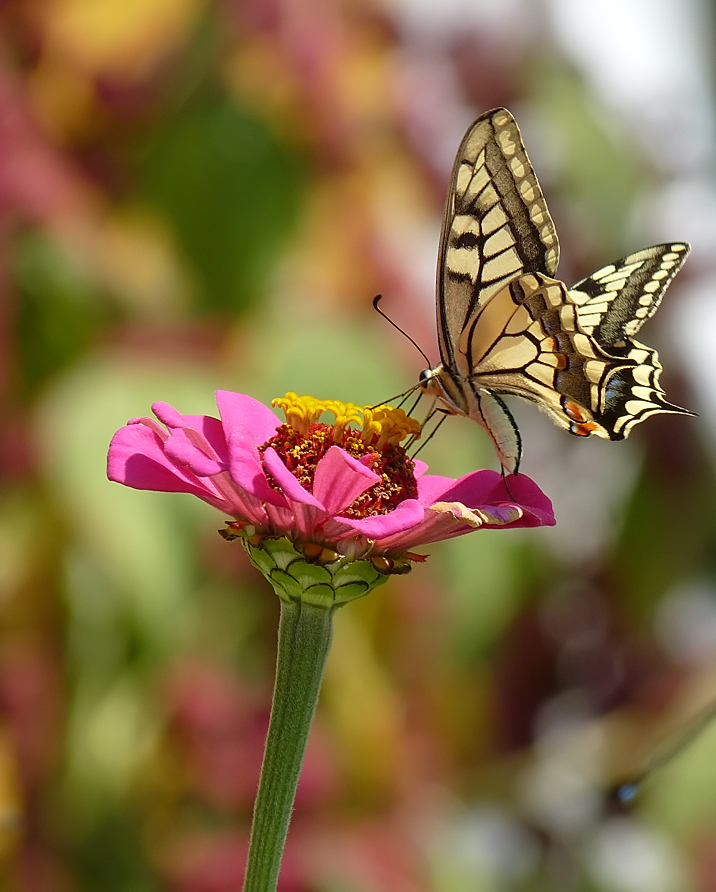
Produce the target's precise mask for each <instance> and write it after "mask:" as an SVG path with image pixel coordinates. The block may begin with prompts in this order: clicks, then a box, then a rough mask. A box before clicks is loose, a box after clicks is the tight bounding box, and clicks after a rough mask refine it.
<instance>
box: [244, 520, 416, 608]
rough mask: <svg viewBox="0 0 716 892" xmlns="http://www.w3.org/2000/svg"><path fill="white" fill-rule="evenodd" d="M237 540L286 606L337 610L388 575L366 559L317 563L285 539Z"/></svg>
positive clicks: (388, 573)
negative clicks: (311, 606) (287, 604)
mask: <svg viewBox="0 0 716 892" xmlns="http://www.w3.org/2000/svg"><path fill="white" fill-rule="evenodd" d="M236 538H239V539H241V542H242V544H243V546H244V548H245V549H246V552H247V553H248V555H249V559H250V560H251V563H252V564H253V565H254V567H256V569H257V570H260V571H261V573H263V575H264V576H265V577H266V578H267V579H268V581H269V582H270V583H271V585H272V586H273V588H274V590H275V592H276V594H277V595H278V596H279V598H281V599H282V600H284V601H288V602H295V601H303V602H304V603H309V604H315V605H316V606H317V607H318V606H320V607H337V606H339V605H341V604H346V603H347V602H348V601H354V600H355V599H356V598H362V597H364V596H365V595H367V594H368V593H369V592H370V591H372V590H373V589H374V588H376V586H379V585H382V584H383V583H384V582H386V581H387V580H388V577H389V576H390V575H391V574H390V571H386V570H385V568H384V567H381V568H376V566H375V564H374V562H372V561H371V560H370V559H369V558H362V559H358V560H356V559H355V558H353V557H346V556H345V555H340V556H339V557H338V559H337V560H332V561H327V562H323V561H321V562H317V561H316V560H315V559H313V560H312V559H310V558H307V557H306V555H305V554H304V552H303V551H302V550H301V547H300V546H298V545H296V544H294V543H293V542H291V541H290V540H289V539H287V538H285V537H281V538H278V537H269V536H266V537H263V538H261V537H258V536H251V537H248V536H241V535H238V536H236ZM327 553H328V554H329V555H331V556H332V555H333V554H335V552H330V551H328V552H327ZM390 563H391V566H392V563H393V562H390ZM403 563H407V562H401V570H398V571H397V572H405V570H404V569H402V565H403Z"/></svg>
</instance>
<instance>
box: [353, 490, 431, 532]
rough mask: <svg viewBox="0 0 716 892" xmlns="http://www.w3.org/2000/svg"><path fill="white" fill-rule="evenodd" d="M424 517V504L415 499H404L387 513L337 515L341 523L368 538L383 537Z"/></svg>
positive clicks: (408, 527)
mask: <svg viewBox="0 0 716 892" xmlns="http://www.w3.org/2000/svg"><path fill="white" fill-rule="evenodd" d="M424 517H425V506H424V505H422V504H421V503H420V502H419V501H418V500H417V499H406V500H405V501H404V502H401V503H400V504H399V505H398V507H397V508H396V509H395V511H391V512H390V513H389V514H375V515H374V516H373V517H361V518H353V517H339V518H337V520H339V521H340V522H341V523H344V524H345V525H346V526H349V527H350V528H351V529H353V530H356V531H357V532H359V533H361V534H362V535H364V536H367V538H368V539H384V538H385V537H386V536H392V535H394V534H395V533H400V532H403V531H404V530H408V529H410V528H411V527H415V526H417V525H418V524H420V523H421V522H422V520H423V518H424Z"/></svg>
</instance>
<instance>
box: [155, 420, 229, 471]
mask: <svg viewBox="0 0 716 892" xmlns="http://www.w3.org/2000/svg"><path fill="white" fill-rule="evenodd" d="M164 453H165V455H167V456H168V457H169V458H171V459H173V460H174V461H175V462H177V463H178V464H180V465H184V466H185V467H187V468H188V469H189V470H190V471H191V472H192V473H194V474H196V475H197V477H213V476H214V475H216V474H220V473H221V472H222V471H225V470H226V465H224V464H222V463H221V462H218V461H215V460H214V459H212V458H210V457H209V456H208V455H206V453H205V452H202V450H201V449H199V448H197V447H196V446H195V445H194V443H193V442H192V441H191V439H190V438H189V437H188V436H187V434H186V432H185V431H184V430H182V429H181V428H175V429H174V430H173V432H172V435H171V437H169V439H168V440H167V442H166V443H165V444H164Z"/></svg>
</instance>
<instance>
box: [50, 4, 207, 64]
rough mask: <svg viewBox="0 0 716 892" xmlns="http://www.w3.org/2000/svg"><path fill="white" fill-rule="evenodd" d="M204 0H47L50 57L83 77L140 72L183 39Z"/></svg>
mask: <svg viewBox="0 0 716 892" xmlns="http://www.w3.org/2000/svg"><path fill="white" fill-rule="evenodd" d="M203 6H204V3H203V0H123V2H121V3H117V2H115V0H51V2H49V3H48V4H47V6H46V7H45V8H44V10H43V13H42V25H43V28H44V30H45V37H46V40H47V50H48V53H49V54H50V55H59V56H60V57H61V58H63V59H66V60H71V62H72V64H73V65H74V66H76V67H78V68H81V69H83V70H84V71H85V72H86V73H87V74H88V75H93V74H101V73H111V74H114V75H118V76H125V77H129V78H133V77H138V76H141V75H142V74H143V73H145V72H146V70H147V68H150V67H151V66H152V65H153V64H154V63H156V62H157V61H158V60H159V59H161V58H162V56H164V55H165V54H166V53H167V52H168V51H169V50H171V49H172V48H173V47H174V46H176V45H177V44H178V43H179V42H181V41H182V40H183V38H184V37H185V36H186V34H187V32H188V31H189V30H190V28H191V27H192V25H193V23H194V22H195V20H196V17H197V15H198V13H199V11H200V10H201V9H202V8H203Z"/></svg>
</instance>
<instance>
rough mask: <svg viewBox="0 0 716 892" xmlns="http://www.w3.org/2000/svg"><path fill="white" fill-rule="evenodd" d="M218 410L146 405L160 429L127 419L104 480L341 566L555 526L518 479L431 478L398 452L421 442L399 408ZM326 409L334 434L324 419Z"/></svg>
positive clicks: (238, 406) (226, 400)
mask: <svg viewBox="0 0 716 892" xmlns="http://www.w3.org/2000/svg"><path fill="white" fill-rule="evenodd" d="M216 400H217V403H218V406H219V412H220V415H221V419H218V418H213V417H211V416H207V415H181V414H180V413H179V412H177V411H176V410H175V409H173V408H172V407H171V406H169V405H168V404H167V403H161V402H158V403H155V404H154V405H153V406H152V410H153V412H154V414H155V415H156V417H157V418H158V419H159V422H161V424H160V423H159V422H157V421H155V420H154V419H152V418H135V419H132V420H131V421H130V422H129V423H128V424H127V426H126V427H123V428H121V429H120V430H119V431H117V433H116V434H115V435H114V437H113V439H112V443H111V445H110V449H109V459H108V465H107V473H108V476H109V478H110V480H115V481H117V482H118V483H123V484H125V485H126V486H131V487H134V488H135V489H149V490H158V491H162V492H187V493H191V494H193V495H196V496H198V497H199V498H200V499H203V500H204V501H205V502H208V503H209V504H210V505H213V506H214V507H216V508H218V509H219V510H220V511H223V512H224V513H225V514H227V515H229V516H231V517H232V518H233V519H234V520H233V521H232V522H230V523H229V524H228V530H227V531H224V532H225V534H226V535H227V537H231V536H232V535H233V536H235V535H242V536H244V537H245V538H246V537H287V538H288V539H290V540H291V541H292V542H294V543H300V544H301V545H302V546H308V547H314V548H316V549H317V552H316V554H318V553H320V551H321V549H328V550H329V552H330V551H331V550H332V551H333V552H335V553H336V554H335V557H336V558H337V557H339V556H340V555H349V556H352V557H359V556H362V555H370V556H371V557H376V556H383V557H385V558H386V559H388V560H390V559H392V558H396V557H401V556H404V555H405V554H406V552H409V551H410V550H411V549H413V548H416V547H420V546H422V545H426V544H428V543H430V542H437V541H439V540H441V539H447V538H451V537H453V536H461V535H463V534H465V533H469V532H471V531H472V530H475V529H480V528H483V527H484V528H490V527H498V526H499V527H534V526H542V525H552V524H554V522H555V521H554V514H553V512H552V505H551V503H550V501H549V499H548V498H547V497H546V496H545V495H544V493H543V492H542V491H541V490H540V489H539V487H538V486H537V485H536V484H535V483H533V482H532V480H530V479H529V478H528V477H526V476H524V475H522V474H519V475H512V476H510V477H509V479H508V482H507V483H506V482H505V480H504V479H503V477H502V476H501V475H500V474H499V473H497V472H496V471H489V470H480V471H474V472H473V473H471V474H467V475H466V476H464V477H461V478H460V479H458V480H456V479H453V478H451V477H438V476H435V475H431V474H427V473H426V471H427V465H426V464H425V463H424V462H421V461H417V460H415V461H414V460H411V459H410V458H409V457H408V456H407V453H406V452H405V449H404V448H403V447H402V446H400V445H399V444H400V441H401V440H403V439H404V438H405V437H408V436H410V435H414V434H416V433H418V432H419V425H418V423H417V422H416V421H414V419H412V418H409V417H408V416H407V415H406V414H405V413H404V412H403V411H402V410H401V409H392V408H390V407H387V406H383V407H378V408H375V409H368V408H359V407H357V406H354V405H352V404H350V403H349V404H343V403H339V402H337V401H333V400H331V401H319V400H315V399H313V398H312V397H297V396H296V394H287V395H286V397H285V398H283V399H281V400H274V405H280V406H281V407H282V408H283V409H284V411H285V413H286V417H287V422H286V423H282V422H281V421H280V419H278V418H277V417H276V415H275V414H274V413H273V412H272V411H271V410H270V409H269V408H268V407H267V406H265V405H263V404H262V403H260V402H258V401H257V400H255V399H253V398H252V397H250V396H245V395H243V394H239V393H232V392H230V391H226V390H220V391H217V394H216ZM327 411H329V412H331V413H332V414H333V415H334V416H335V422H334V423H333V424H326V423H323V422H321V421H320V418H321V415H322V413H324V412H327ZM355 424H360V425H361V428H355V427H353V426H352V425H355ZM162 425H164V426H162ZM408 557H409V558H410V559H415V558H417V557H418V556H417V555H412V554H409V555H408Z"/></svg>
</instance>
